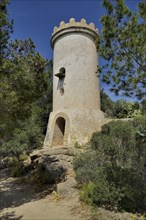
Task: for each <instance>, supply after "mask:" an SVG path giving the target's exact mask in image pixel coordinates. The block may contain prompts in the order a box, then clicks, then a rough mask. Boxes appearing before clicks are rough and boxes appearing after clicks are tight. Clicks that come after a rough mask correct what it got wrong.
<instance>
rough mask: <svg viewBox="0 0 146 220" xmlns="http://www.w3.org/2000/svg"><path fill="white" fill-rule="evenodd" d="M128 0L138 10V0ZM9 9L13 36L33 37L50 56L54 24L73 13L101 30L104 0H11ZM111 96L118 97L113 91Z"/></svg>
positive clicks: (50, 57) (46, 54)
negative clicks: (102, 3)
mask: <svg viewBox="0 0 146 220" xmlns="http://www.w3.org/2000/svg"><path fill="white" fill-rule="evenodd" d="M126 2H127V4H128V6H129V7H130V8H132V9H133V10H135V9H136V5H137V3H138V2H139V0H127V1H126ZM8 11H9V14H10V18H12V19H13V20H14V33H13V34H12V39H15V38H17V39H25V38H28V37H30V38H31V39H32V40H33V41H34V43H35V45H36V50H37V51H38V52H39V53H40V54H41V55H42V56H43V57H45V58H48V59H52V56H53V51H52V48H51V46H50V38H51V34H52V31H53V28H54V26H59V23H60V22H61V21H65V22H68V21H69V19H70V18H72V17H74V18H75V19H76V21H80V19H81V18H85V19H86V21H87V23H90V22H93V23H94V24H95V26H96V27H97V28H98V29H99V31H101V28H102V26H101V23H100V18H101V16H102V15H104V9H103V8H102V7H101V0H87V1H85V0H74V1H69V0H68V1H64V0H60V1H59V0H54V1H53V0H52V1H50V0H10V5H9V7H8ZM100 63H101V60H100V59H99V64H100ZM111 97H112V98H114V99H115V98H116V97H115V96H114V95H112V94H111Z"/></svg>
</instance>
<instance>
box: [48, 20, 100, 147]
mask: <svg viewBox="0 0 146 220" xmlns="http://www.w3.org/2000/svg"><path fill="white" fill-rule="evenodd" d="M98 37H99V36H98V30H97V29H95V26H94V24H93V23H90V24H89V25H88V24H87V23H86V20H85V19H81V21H80V22H76V21H75V19H73V18H71V19H70V21H69V23H64V22H63V21H62V22H61V23H60V26H59V27H55V28H54V32H53V34H52V38H51V46H52V48H54V65H53V111H52V113H51V114H50V118H49V123H48V128H47V134H46V138H45V142H44V146H45V147H47V146H49V147H51V146H56V145H74V144H75V143H76V142H78V143H79V144H83V143H86V142H87V141H88V140H89V138H90V137H91V134H92V133H93V132H94V131H97V130H100V127H101V124H102V122H103V120H104V114H103V112H102V111H101V110H100V86H99V77H98V74H97V64H98V58H97V49H96V44H95V40H96V38H98Z"/></svg>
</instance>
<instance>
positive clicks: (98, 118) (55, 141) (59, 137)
mask: <svg viewBox="0 0 146 220" xmlns="http://www.w3.org/2000/svg"><path fill="white" fill-rule="evenodd" d="M105 123H106V118H105V117H104V113H103V112H102V111H100V110H97V109H73V110H70V109H63V110H62V111H55V112H52V113H51V114H50V118H49V123H48V128H47V133H46V137H45V141H44V147H53V146H65V145H70V146H74V144H75V143H78V144H85V143H87V142H88V141H89V140H90V138H91V135H92V133H93V132H95V131H100V130H101V126H102V125H103V124H105Z"/></svg>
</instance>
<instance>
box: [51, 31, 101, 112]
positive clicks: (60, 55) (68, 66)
mask: <svg viewBox="0 0 146 220" xmlns="http://www.w3.org/2000/svg"><path fill="white" fill-rule="evenodd" d="M61 67H64V68H65V73H66V75H65V79H64V94H63V95H61V94H60V91H59V89H58V90H57V86H58V80H59V79H58V77H56V76H55V73H57V72H59V69H60V68H61ZM53 77H54V78H53V80H54V84H53V111H57V110H61V109H75V108H83V109H84V108H85V109H100V94H99V91H100V89H99V78H98V77H97V51H96V46H95V43H94V42H93V40H92V39H90V38H89V36H88V35H83V34H82V33H70V34H68V35H67V36H66V35H64V36H63V37H61V38H60V39H59V40H58V41H57V42H56V43H55V45H54V76H53Z"/></svg>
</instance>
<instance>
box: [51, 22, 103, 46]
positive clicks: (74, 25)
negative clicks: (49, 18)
mask: <svg viewBox="0 0 146 220" xmlns="http://www.w3.org/2000/svg"><path fill="white" fill-rule="evenodd" d="M74 32H76V33H77V32H82V33H83V32H84V33H85V34H87V35H90V37H92V38H93V39H96V38H97V37H99V33H98V29H96V28H95V25H94V23H90V24H87V23H86V20H85V19H84V18H82V19H81V21H80V22H76V21H75V19H74V18H71V19H70V20H69V23H65V22H64V21H61V22H60V25H59V27H56V26H55V27H54V31H53V33H52V39H51V45H52V47H53V46H54V43H55V41H56V39H58V37H60V36H62V35H64V34H68V33H74Z"/></svg>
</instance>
